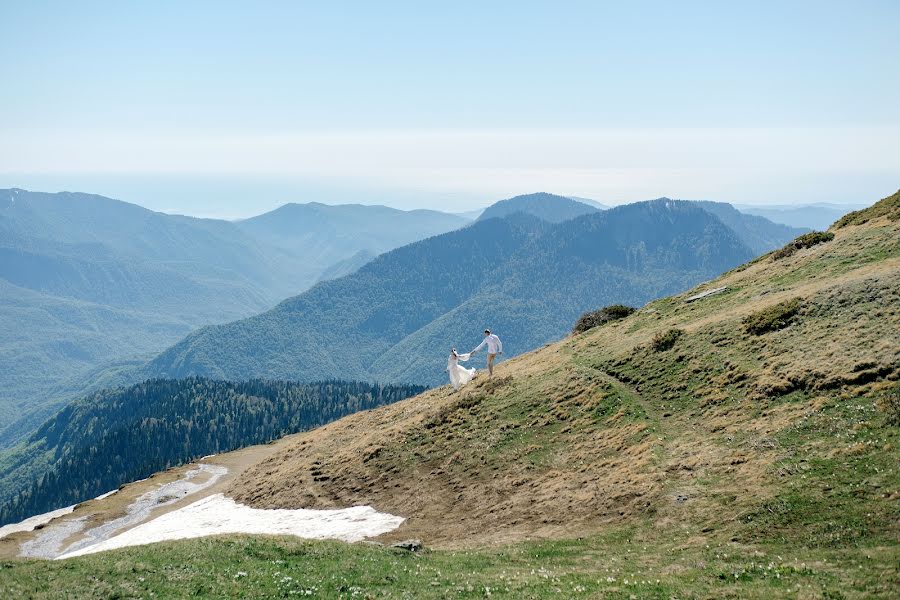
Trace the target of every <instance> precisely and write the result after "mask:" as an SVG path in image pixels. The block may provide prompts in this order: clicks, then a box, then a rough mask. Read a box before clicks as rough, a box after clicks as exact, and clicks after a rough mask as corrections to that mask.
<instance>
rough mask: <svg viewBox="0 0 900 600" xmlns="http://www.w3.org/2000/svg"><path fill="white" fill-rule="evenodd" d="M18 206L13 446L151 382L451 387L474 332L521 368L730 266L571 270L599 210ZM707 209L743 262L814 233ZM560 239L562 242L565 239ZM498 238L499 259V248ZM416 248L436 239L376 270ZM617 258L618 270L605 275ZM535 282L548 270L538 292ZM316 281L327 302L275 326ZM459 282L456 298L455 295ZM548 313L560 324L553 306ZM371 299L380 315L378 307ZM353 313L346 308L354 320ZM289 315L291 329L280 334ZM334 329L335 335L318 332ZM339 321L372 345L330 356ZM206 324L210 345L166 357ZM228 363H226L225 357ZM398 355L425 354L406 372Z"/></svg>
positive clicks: (37, 199) (11, 327) (540, 202)
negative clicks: (549, 344)
mask: <svg viewBox="0 0 900 600" xmlns="http://www.w3.org/2000/svg"><path fill="white" fill-rule="evenodd" d="M2 197H3V198H4V201H3V202H2V204H0V207H2V210H0V217H2V218H0V253H4V255H5V259H6V260H4V261H3V263H2V266H0V289H2V291H3V293H2V295H0V302H2V303H3V304H4V305H5V306H4V308H3V310H2V311H0V320H2V325H3V331H4V333H3V335H2V336H0V367H3V368H2V369H0V373H2V374H0V390H2V391H0V446H9V445H10V444H12V443H14V442H15V441H16V440H18V439H21V438H22V437H23V436H24V435H27V434H28V433H29V432H30V431H33V430H34V428H36V427H37V426H38V425H39V424H40V423H41V422H42V421H43V420H44V419H45V418H46V417H47V416H49V415H50V414H51V413H52V412H53V411H54V410H56V409H57V408H58V407H59V406H61V405H62V404H64V403H65V402H67V401H69V400H70V399H72V398H73V397H77V396H79V395H83V394H85V393H89V392H91V391H94V390H97V389H101V388H103V387H108V386H111V385H123V384H128V383H135V382H137V381H140V380H141V379H143V378H145V377H156V376H181V375H184V374H205V375H208V376H211V377H217V378H226V379H231V378H233V377H278V378H286V379H293V380H301V381H313V380H318V379H322V378H333V377H342V378H346V377H351V378H358V379H365V380H379V381H399V382H403V381H409V382H416V383H428V384H434V383H438V382H439V381H441V379H442V376H441V373H442V370H443V366H442V364H441V363H442V360H443V359H442V358H440V356H439V353H436V352H434V351H431V350H430V351H428V352H423V351H421V350H419V349H418V348H419V347H422V348H426V347H427V348H435V347H440V348H441V349H442V351H444V350H445V348H444V346H447V347H448V348H449V345H452V344H461V345H462V344H469V343H471V344H473V345H474V343H475V341H477V338H476V339H472V333H473V331H478V330H480V328H481V327H483V325H482V324H481V323H482V322H483V323H490V324H491V326H493V327H495V328H497V329H498V331H504V330H505V331H504V335H506V336H507V337H511V338H512V339H511V340H510V341H511V342H512V345H510V346H508V347H509V350H508V352H509V353H510V354H514V353H518V352H522V351H525V350H528V349H531V348H533V347H535V346H537V345H539V344H542V343H545V342H546V341H549V340H552V339H555V338H556V337H558V336H559V335H560V334H561V333H563V332H564V331H565V330H566V328H567V327H568V325H569V323H570V322H571V320H572V315H573V314H574V313H577V312H578V311H580V310H586V309H588V308H591V307H593V306H595V305H596V304H597V303H600V302H602V301H603V299H605V298H615V299H619V300H621V301H632V302H643V301H646V300H649V299H651V298H652V297H655V295H657V294H659V293H664V292H665V291H667V290H672V289H675V287H674V286H678V285H684V284H686V283H688V282H690V281H694V280H695V279H693V278H696V277H709V276H712V275H714V274H715V273H717V272H718V271H717V270H716V269H718V268H719V267H713V266H709V265H707V266H699V265H700V262H698V263H697V265H695V266H698V269H697V270H694V271H693V272H692V273H689V272H690V271H691V270H692V269H691V268H689V267H688V266H687V265H686V264H685V265H680V266H677V267H672V268H673V269H674V270H672V272H669V273H663V271H666V270H667V269H669V268H670V265H667V264H665V263H666V260H667V259H666V258H663V257H662V255H657V256H655V257H654V256H651V257H650V262H651V263H654V266H650V265H649V264H648V268H652V269H656V268H658V272H654V273H652V274H651V273H650V272H649V271H641V269H643V268H644V267H643V266H637V263H627V261H626V262H622V260H620V258H621V257H619V258H611V257H612V254H610V255H609V256H600V255H597V256H591V257H589V258H588V259H587V260H583V259H582V258H580V257H577V258H576V259H575V260H570V259H569V257H566V256H562V255H559V252H560V250H561V248H562V247H563V246H564V245H565V240H563V239H562V237H565V236H568V235H571V236H574V238H577V239H581V240H582V242H580V243H581V244H583V245H584V246H585V247H586V248H587V247H590V246H591V245H593V244H595V243H599V242H600V239H601V237H602V236H604V235H606V233H604V232H602V231H592V230H591V229H590V228H591V227H592V225H590V222H589V221H585V222H584V223H582V224H580V225H573V226H571V228H569V229H567V227H568V226H566V225H565V223H566V222H567V221H560V218H561V217H560V215H566V216H577V217H579V218H581V217H590V218H591V219H599V220H600V221H603V220H604V219H609V218H611V217H601V216H600V215H602V214H603V212H602V211H601V210H600V209H599V208H597V207H595V206H590V205H588V204H585V203H584V201H582V200H581V199H578V200H572V199H570V198H565V197H562V196H554V195H552V194H531V195H527V196H522V197H517V198H513V199H509V200H504V201H501V202H498V203H497V204H496V205H494V206H493V207H491V208H489V209H488V211H486V213H487V214H488V215H489V214H490V213H494V214H497V215H498V216H500V215H504V216H505V217H504V218H505V219H506V221H508V222H505V223H501V224H500V225H499V226H498V227H497V228H496V229H493V228H492V226H490V225H485V223H488V222H495V221H496V222H499V221H502V220H504V219H498V218H496V217H495V218H493V219H492V218H490V217H489V216H488V217H485V216H482V218H481V219H480V220H479V221H477V222H476V223H475V227H474V228H472V229H471V230H470V229H462V230H457V231H455V232H454V233H453V235H450V236H446V235H434V234H438V233H441V232H442V231H445V230H454V229H458V228H459V226H460V225H465V224H466V223H468V221H466V220H465V219H463V218H461V217H457V216H453V215H447V214H444V213H439V212H435V211H398V210H395V209H390V208H386V207H380V206H363V205H344V206H327V205H323V204H318V203H311V204H305V205H301V204H288V205H285V206H282V207H281V208H279V209H276V210H275V211H272V212H271V213H266V214H264V215H260V216H259V217H254V218H252V219H247V220H244V221H239V222H227V221H217V220H210V219H195V218H190V217H182V216H175V215H167V214H162V213H155V212H152V211H148V210H146V209H143V208H141V207H138V206H135V205H132V204H127V203H124V202H119V201H116V200H111V199H109V198H103V197H100V196H92V195H87V194H68V193H62V194H41V193H36V192H26V191H24V190H8V191H6V192H3V193H2ZM665 202H669V201H668V200H665V199H661V200H659V201H658V203H665ZM595 204H596V203H595ZM678 206H681V204H678ZM684 206H687V205H686V204H685V205H684ZM703 208H704V209H705V210H706V212H707V213H714V214H715V215H716V217H717V218H718V220H719V221H722V222H724V223H726V224H727V226H728V227H727V228H726V229H727V230H730V232H731V233H733V234H734V235H736V236H737V237H738V238H739V240H740V242H743V246H744V247H743V248H741V251H740V252H737V253H733V254H731V255H728V253H726V255H725V256H726V260H727V261H728V262H727V264H737V262H739V261H740V260H743V259H745V258H746V257H747V256H748V255H749V254H748V250H747V248H749V252H750V253H756V254H759V253H761V252H764V251H766V250H769V249H772V248H774V247H776V246H778V245H780V244H783V243H784V242H785V241H786V240H788V239H791V238H793V237H794V236H795V235H796V234H797V233H799V232H800V230H792V229H790V228H785V227H783V226H778V225H775V224H772V223H769V222H767V221H765V220H763V219H759V218H757V217H748V216H746V215H743V214H741V213H739V212H737V211H735V210H734V209H733V208H731V207H730V206H729V205H727V204H721V203H707V204H704V205H703ZM634 210H635V209H634V208H631V209H629V208H628V207H620V208H618V209H614V211H613V212H612V213H610V214H611V215H613V217H612V218H617V217H616V215H620V214H626V213H628V212H629V211H634ZM569 220H570V221H572V219H569ZM575 220H576V221H577V219H575ZM679 223H680V221H679ZM674 225H675V226H674V228H672V229H671V230H670V231H668V232H666V235H669V238H666V239H668V240H669V241H670V242H672V243H676V238H677V236H679V235H682V234H683V233H684V231H687V230H684V231H682V230H681V229H679V227H680V225H679V224H678V223H675V224H674ZM617 226H618V225H615V224H610V225H607V226H606V227H607V229H609V228H614V227H617ZM622 226H623V227H636V228H638V229H640V228H642V227H644V224H643V223H641V222H639V220H638V221H636V222H630V223H628V224H623V225H622ZM647 226H648V227H649V229H647V230H646V231H645V232H644V233H643V234H641V235H643V236H644V237H647V236H651V235H656V230H657V229H658V230H659V231H662V229H666V228H667V227H668V225H665V224H661V223H656V224H654V223H653V222H652V219H651V221H648V223H647ZM553 228H558V230H557V233H553V234H551V233H550V230H551V229H553ZM654 228H656V229H654ZM489 229H490V230H491V231H490V232H489V231H488V230H489ZM560 232H565V233H560ZM719 232H720V233H727V232H726V230H720V231H719ZM545 234H547V235H546V237H545ZM715 235H717V234H715V233H712V234H710V236H707V237H708V238H710V239H711V238H712V237H715ZM429 236H432V237H429ZM560 236H562V237H560ZM494 237H496V238H497V239H496V240H494V242H496V243H489V241H490V238H494ZM639 237H640V236H639ZM417 238H428V239H425V240H423V241H422V245H419V246H415V247H411V248H409V249H407V250H405V251H404V252H400V253H398V254H390V253H388V254H387V255H384V256H383V257H380V258H378V259H376V258H375V257H376V254H377V253H379V252H382V251H384V250H385V249H390V248H391V247H392V246H393V245H403V244H406V243H407V242H409V241H411V240H414V239H417ZM682 242H684V243H686V242H685V241H684V240H681V242H679V243H682ZM632 243H633V244H635V246H634V247H631V248H630V250H628V252H630V253H631V254H632V255H633V256H634V257H637V256H640V255H641V253H642V252H644V250H643V249H641V247H640V244H641V243H643V241H635V240H631V241H628V242H627V244H632ZM484 244H487V245H484ZM482 246H483V248H482ZM554 246H558V247H554ZM607 250H609V251H610V252H613V250H612V249H607ZM621 250H622V248H620V249H618V250H616V251H615V252H618V251H621ZM554 256H555V258H553V259H552V260H549V261H548V260H547V259H548V258H549V257H554ZM435 257H440V258H439V259H435ZM607 260H611V262H609V264H608V265H606V266H604V265H605V263H604V261H607ZM379 261H381V262H379ZM654 261H656V262H654ZM701 262H702V261H701ZM656 263H658V264H656ZM623 265H625V266H624V267H623ZM721 265H725V263H724V262H722V263H721ZM367 268H369V269H370V270H368V271H367V270H366V269H367ZM360 269H362V271H360ZM531 269H539V270H538V271H536V272H535V279H534V280H533V281H532V282H531V283H530V284H525V283H524V282H525V281H526V279H527V277H528V272H529V271H530V270H531ZM358 271H359V272H358ZM644 275H647V276H648V277H649V278H648V277H644ZM348 277H349V278H348ZM559 277H565V278H568V280H570V281H577V282H590V283H589V284H584V285H581V284H579V286H577V287H579V289H578V292H577V293H576V294H575V295H574V296H571V297H569V296H567V295H565V294H562V297H560V293H559V291H558V290H556V289H555V286H553V285H549V284H548V282H552V281H556V280H558V279H557V278H559ZM316 281H323V282H325V283H323V284H322V285H324V286H325V287H324V288H322V289H319V290H316V291H315V292H313V291H312V290H310V295H308V296H306V295H301V296H298V297H295V298H292V299H291V300H288V301H285V302H283V303H282V304H281V305H279V306H277V307H275V308H273V309H272V310H271V311H269V312H265V309H266V308H268V307H270V306H272V305H273V304H275V302H276V301H277V300H278V299H281V298H284V297H286V296H290V295H291V293H292V292H293V291H300V290H302V289H304V287H306V286H309V285H312V284H313V283H315V282H316ZM450 281H452V282H454V283H453V284H452V285H451V287H446V288H445V287H443V282H450ZM532 284H533V285H532ZM391 289H399V290H404V293H403V294H401V296H400V297H397V298H395V297H392V296H393V295H392V294H390V293H388V294H385V291H386V290H391ZM442 290H443V291H442ZM402 298H405V299H406V301H405V302H404V301H401V299H402ZM307 302H312V304H313V305H314V307H313V308H312V309H311V310H310V312H309V313H307V315H313V314H318V313H319V312H321V314H319V316H316V317H311V316H297V315H296V311H293V310H290V309H288V308H287V307H289V306H291V305H297V304H300V305H305V304H306V303H307ZM550 302H554V303H555V305H554V306H553V309H552V310H546V311H545V310H543V307H546V306H549V303H550ZM373 303H375V304H378V305H379V309H378V310H380V311H384V313H383V314H382V315H379V314H375V313H373V312H371V311H369V308H371V306H370V307H369V308H366V306H367V305H370V304H371V305H372V306H374V304H373ZM420 303H421V304H420ZM329 306H331V307H332V308H331V309H329V308H328V307H329ZM336 307H342V308H341V309H340V310H341V311H344V316H340V315H338V314H337V312H336V311H337V309H336ZM261 311H263V312H261ZM367 311H369V312H367ZM254 313H260V314H259V316H258V317H256V318H255V320H252V321H248V322H242V321H238V322H236V323H234V324H233V325H230V326H228V327H226V328H225V329H222V330H217V329H215V328H214V327H213V328H209V327H211V326H214V325H216V324H219V323H223V322H228V321H233V320H234V319H236V318H237V319H239V318H241V317H246V316H247V315H251V314H254ZM365 314H368V316H366V317H363V315H365ZM285 315H290V316H286V317H285V319H282V317H284V316H285ZM410 315H414V316H412V317H411V316H410ZM319 318H321V319H322V320H321V322H320V323H318V324H315V323H313V324H310V320H315V319H319ZM354 319H356V321H355V324H353V325H348V323H347V321H348V320H354ZM473 321H478V322H479V324H478V325H474V324H473ZM295 322H296V325H297V328H296V329H295V328H294V324H295ZM257 323H271V327H272V329H273V331H271V333H272V334H273V335H274V336H275V337H274V338H273V340H278V343H279V344H281V345H282V347H283V348H284V351H283V352H282V351H280V350H278V349H277V348H271V347H268V348H267V347H266V344H265V343H260V342H259V341H257V340H256V339H251V338H253V337H254V332H252V331H251V332H247V333H245V334H243V333H242V334H238V335H237V338H236V339H234V340H232V339H230V336H231V335H232V333H231V332H234V331H241V330H242V328H244V327H254V328H256V331H259V332H262V331H269V330H268V329H266V327H262V328H260V327H257ZM324 323H331V324H332V325H330V327H331V329H332V331H334V332H340V335H341V336H345V338H346V339H347V340H353V341H354V342H353V343H355V342H356V341H359V342H360V345H359V346H353V347H351V348H350V349H348V350H346V351H344V350H342V349H340V348H338V349H335V348H333V347H329V346H328V344H323V343H322V342H320V341H319V340H322V339H329V338H330V334H329V332H328V331H325V330H323V328H322V325H323V324H324ZM198 327H199V328H200V329H199V330H198V331H197V332H196V335H193V336H190V337H187V338H185V339H183V340H182V341H181V342H180V343H178V344H177V345H176V346H174V347H172V348H170V349H169V350H166V351H164V349H165V348H166V347H167V346H169V345H171V344H173V343H175V342H177V341H178V340H179V339H181V338H184V336H185V335H186V334H189V333H190V332H191V331H192V330H195V329H197V328H198ZM204 327H207V328H205V329H204ZM379 328H384V330H385V331H384V332H382V331H380V330H379ZM215 331H223V332H224V331H227V332H228V333H224V334H223V335H224V338H223V339H222V340H221V342H222V343H223V344H224V346H223V348H222V349H212V348H209V347H207V346H206V343H207V342H206V340H212V339H215V337H214V336H213V332H215ZM213 343H215V344H218V343H219V340H217V341H216V342H213ZM257 346H259V347H258V348H257ZM245 350H246V351H248V352H249V353H250V354H254V355H255V354H257V350H259V353H258V356H257V357H256V358H254V357H252V356H251V357H249V358H240V357H234V358H231V357H224V355H227V354H228V353H229V352H242V351H245ZM161 351H164V352H163V354H161V355H158V356H156V357H155V358H153V357H154V355H156V354H157V353H159V352H161ZM401 353H402V354H401ZM218 354H223V358H222V360H221V361H220V360H218V359H217V356H216V355H218ZM337 355H340V356H339V357H338V356H337ZM401 355H412V356H413V357H414V358H413V359H412V360H406V359H403V360H400V359H399V357H400V356H401ZM301 356H302V357H304V358H302V359H301V358H300V357H301ZM151 359H152V360H151ZM148 361H150V362H148ZM245 363H246V364H245Z"/></svg>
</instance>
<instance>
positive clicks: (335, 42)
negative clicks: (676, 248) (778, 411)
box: [0, 0, 900, 218]
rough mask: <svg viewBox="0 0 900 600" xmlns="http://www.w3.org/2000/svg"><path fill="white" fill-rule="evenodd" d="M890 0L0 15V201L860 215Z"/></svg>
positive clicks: (884, 103)
mask: <svg viewBox="0 0 900 600" xmlns="http://www.w3.org/2000/svg"><path fill="white" fill-rule="evenodd" d="M898 27H900V2H896V1H894V0H891V1H884V2H877V1H866V0H861V1H855V2H828V1H822V0H819V1H815V2H805V1H802V0H795V1H779V2H767V1H756V2H712V1H710V2H690V1H682V2H670V1H668V2H641V1H634V2H601V1H593V2H565V1H555V2H529V1H522V0H517V1H515V2H490V3H486V2H465V1H456V2H447V3H436V2H431V3H426V2H392V1H390V0H383V1H381V2H341V1H337V0H336V1H334V2H300V1H295V2H275V1H268V2H267V1H260V2H228V1H215V2H203V1H192V2H167V1H158V2H144V3H138V2H90V1H85V2H77V3H75V2H49V1H47V2H45V1H40V0H36V1H34V2H19V1H14V0H0V82H2V88H0V187H21V188H26V189H33V190H41V191H59V190H69V191H84V192H93V193H99V194H103V195H107V196H112V197H115V198H120V199H123V200H128V201H132V202H136V203H138V204H141V205H144V206H147V207H148V208H152V209H154V210H162V211H166V212H177V213H182V214H191V215H198V216H215V217H223V218H240V217H246V216H250V215H254V214H259V213H261V212H264V211H266V210H270V209H272V208H274V207H276V206H279V205H281V204H284V203H285V202H308V201H319V202H326V203H347V202H358V203H363V204H387V205H390V206H396V207H398V208H414V207H416V208H417V207H422V208H434V209H439V210H447V211H453V212H462V211H467V210H471V209H473V208H478V207H482V206H485V205H487V204H489V203H491V202H494V201H496V200H498V199H501V198H506V197H510V196H513V195H516V194H520V193H529V192H535V191H547V192H553V193H558V194H563V195H573V196H581V197H587V198H593V199H595V200H598V201H600V202H603V203H605V204H618V203H622V202H630V201H635V200H643V199H648V198H655V197H659V196H669V197H674V198H690V199H715V200H722V201H728V202H734V203H742V204H793V203H809V202H837V203H870V202H873V201H875V200H877V199H879V198H881V197H883V196H886V195H889V194H891V193H893V192H894V191H896V190H897V188H898V187H900V150H898V147H897V143H896V140H897V139H900V136H898V134H900V108H898V106H900V103H898V101H897V98H900V36H898V35H897V33H896V32H897V30H898Z"/></svg>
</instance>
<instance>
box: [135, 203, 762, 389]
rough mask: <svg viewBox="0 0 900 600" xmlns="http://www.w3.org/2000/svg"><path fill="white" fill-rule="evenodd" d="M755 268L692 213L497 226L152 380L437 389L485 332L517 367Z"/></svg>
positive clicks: (201, 350) (354, 279)
mask: <svg viewBox="0 0 900 600" xmlns="http://www.w3.org/2000/svg"><path fill="white" fill-rule="evenodd" d="M752 256H753V252H752V250H750V248H748V247H747V246H746V245H745V244H743V243H742V242H741V241H740V239H738V237H737V235H736V234H735V233H734V232H733V231H732V230H731V229H729V228H727V227H726V226H724V225H723V224H722V222H721V221H720V220H718V219H717V218H716V217H714V216H712V215H711V214H710V213H708V212H706V211H704V210H702V209H700V208H699V207H697V206H695V205H693V204H691V203H688V202H677V201H662V200H661V201H653V202H644V203H636V204H632V205H628V206H622V207H618V208H615V209H611V210H608V211H604V212H600V211H593V212H592V214H588V215H585V216H582V217H579V218H577V219H573V220H569V221H565V222H562V223H559V224H555V225H554V224H550V223H547V222H545V221H541V220H538V219H536V218H535V217H532V216H529V215H525V214H523V213H514V214H512V215H511V216H510V217H509V218H506V219H488V220H484V221H479V222H477V223H476V224H474V225H472V226H470V227H467V228H465V229H462V230H460V231H455V232H451V233H448V234H444V235H442V236H437V237H434V238H430V239H428V240H423V241H421V242H418V243H415V244H411V245H409V246H405V247H403V248H399V249H397V250H394V251H392V252H389V253H386V254H383V255H381V256H379V257H378V258H376V259H375V260H373V261H372V262H370V263H369V264H367V265H365V266H364V267H362V268H361V269H360V270H359V271H357V272H356V273H353V274H352V275H349V276H347V277H344V278H342V279H338V280H335V281H326V282H323V283H320V284H318V285H317V286H315V287H314V288H313V289H311V290H309V291H308V292H306V293H304V294H301V295H300V296H297V297H295V298H291V299H289V300H286V301H284V302H282V303H281V304H280V305H278V306H277V307H275V308H274V309H272V310H271V311H268V312H266V313H263V314H261V315H258V316H255V317H251V318H249V319H244V320H241V321H237V322H234V323H229V324H226V325H217V326H211V327H206V328H204V329H202V330H200V331H198V332H196V333H194V334H191V335H190V336H188V337H187V338H185V339H184V340H183V341H181V342H179V343H178V344H177V345H175V346H173V347H172V348H170V349H169V350H167V351H165V352H164V353H162V354H161V355H160V356H159V357H157V358H156V359H154V360H153V361H152V362H151V363H150V364H149V365H148V366H147V368H146V369H144V370H143V371H142V372H141V375H142V376H146V377H158V376H159V377H182V376H186V375H203V376H209V377H214V378H222V379H243V378H248V377H272V378H292V379H297V380H301V381H305V380H316V379H322V378H330V377H338V376H341V377H348V378H353V379H365V380H381V381H411V382H419V383H428V384H434V383H439V382H442V381H443V380H444V373H443V369H444V366H445V364H446V358H445V355H446V354H447V352H449V349H450V347H451V346H457V345H458V346H460V347H463V348H465V347H467V346H469V345H471V346H474V345H475V344H476V343H478V340H479V338H480V335H479V332H480V331H481V330H482V329H484V327H491V328H493V329H494V330H495V331H497V333H498V334H499V335H500V336H501V338H503V340H504V342H505V344H506V345H505V348H506V351H507V353H508V354H509V355H515V354H518V353H521V352H523V351H526V350H529V349H531V348H534V347H536V346H538V345H540V344H542V343H545V342H547V341H551V340H553V339H556V338H557V337H558V336H559V335H561V334H562V333H564V332H565V331H567V330H568V328H569V327H570V326H571V324H572V322H573V321H574V320H575V318H576V317H577V316H578V314H580V312H581V311H583V310H585V309H587V308H590V307H592V306H596V305H597V304H603V303H613V302H621V303H627V304H636V305H640V304H643V303H644V302H646V301H648V300H650V299H652V298H656V297H659V296H660V295H664V294H667V293H672V292H673V291H675V290H678V289H682V288H684V287H686V286H689V285H691V284H693V283H696V282H698V281H702V280H704V279H708V278H710V277H712V276H715V275H716V274H718V273H721V272H722V271H725V270H727V269H729V268H731V267H733V266H735V265H737V264H740V263H741V262H743V261H745V260H748V259H749V258H751V257H752Z"/></svg>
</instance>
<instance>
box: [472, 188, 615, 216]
mask: <svg viewBox="0 0 900 600" xmlns="http://www.w3.org/2000/svg"><path fill="white" fill-rule="evenodd" d="M599 210H600V209H598V208H597V207H594V206H591V205H589V204H585V203H584V202H580V201H578V200H573V199H572V198H567V197H566V196H558V195H556V194H549V193H547V192H536V193H533V194H524V195H521V196H514V197H513V198H508V199H506V200H500V201H499V202H495V203H494V204H492V205H491V206H489V207H487V208H486V209H485V211H484V212H483V213H481V216H480V217H478V220H479V221H483V220H485V219H496V218H504V217H507V216H509V215H511V214H513V213H517V212H523V213H528V214H530V215H533V216H535V217H537V218H539V219H541V220H544V221H547V222H550V223H561V222H563V221H568V220H569V219H574V218H576V217H580V216H582V215H586V214H590V213H594V212H599Z"/></svg>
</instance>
